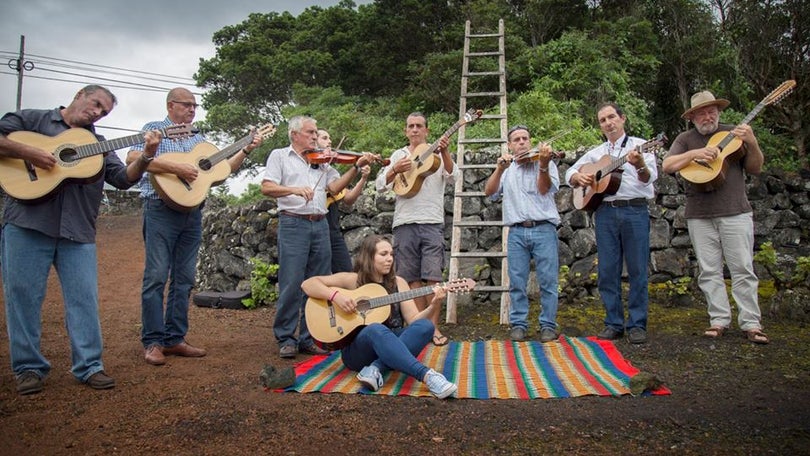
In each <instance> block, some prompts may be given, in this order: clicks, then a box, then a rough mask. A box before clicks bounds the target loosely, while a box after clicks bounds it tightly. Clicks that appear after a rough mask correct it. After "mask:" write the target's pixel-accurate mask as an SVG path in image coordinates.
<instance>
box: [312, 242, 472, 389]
mask: <svg viewBox="0 0 810 456" xmlns="http://www.w3.org/2000/svg"><path fill="white" fill-rule="evenodd" d="M354 270H355V272H339V273H337V274H332V275H329V276H316V277H311V278H309V279H307V280H305V281H304V283H302V284H301V288H302V289H303V290H304V293H306V294H307V296H309V297H312V298H318V299H324V300H331V301H332V303H333V304H334V305H335V306H337V307H338V308H339V309H340V310H342V311H343V312H346V313H349V314H351V313H353V312H355V311H356V309H357V303H356V302H355V301H354V299H353V298H352V297H351V296H346V295H345V294H341V293H340V290H339V289H345V290H355V289H357V288H359V287H361V286H363V285H365V284H369V283H376V284H379V285H381V286H382V287H383V288H385V290H386V291H387V292H388V293H389V294H391V293H396V292H402V291H408V290H409V287H408V283H407V282H406V281H405V279H403V278H402V277H399V276H397V275H396V273H395V271H394V248H393V246H392V245H391V241H389V240H388V239H387V238H386V237H384V236H379V235H371V236H368V237H367V238H366V239H364V240H363V244H362V246H361V247H360V251H359V252H358V254H357V257H356V258H355V264H354ZM433 291H434V297H433V299H432V301H431V303H430V305H429V306H428V307H427V308H425V310H422V311H421V312H420V311H419V310H418V308H417V307H416V303H415V302H414V301H413V300H412V299H409V300H406V301H402V302H399V303H395V304H392V305H391V315H390V317H389V318H388V319H387V320H386V321H385V322H384V323H372V324H370V325H368V326H365V327H363V328H362V329H361V330H360V331H359V332H358V334H357V335H356V336H355V338H354V340H352V342H351V343H350V344H349V345H347V346H345V347H344V348H343V349H341V359H342V360H343V364H344V365H345V366H346V367H348V368H349V369H351V370H353V371H357V372H358V373H357V380H359V381H360V383H362V384H363V385H364V386H365V387H366V388H368V389H370V390H372V391H377V390H378V389H380V387H382V385H383V375H384V373H385V372H387V371H388V370H397V371H400V372H403V373H405V374H407V375H410V376H411V377H413V378H415V379H417V380H419V381H421V382H424V383H425V384H426V385H427V387H428V389H429V390H430V392H431V393H432V394H433V395H434V396H436V397H438V398H439V399H444V398H446V397H449V396H451V395H453V394H455V392H456V390H458V386H456V385H455V384H454V383H451V382H449V381H448V380H447V379H446V378H445V377H444V375H442V374H440V373H438V372H436V371H435V370H433V369H431V368H429V367H427V366H425V365H424V364H422V363H421V362H420V361H419V360H417V359H416V356H417V355H418V354H419V353H420V352H421V351H422V349H423V348H425V346H426V345H427V344H428V343H429V342H430V339H431V337H433V323H432V322H431V321H430V319H429V318H428V316H429V315H430V312H431V311H432V310H433V306H440V305H441V303H442V300H443V299H444V297H445V295H446V291H445V290H444V289H443V288H442V287H441V286H436V287H434V290H433Z"/></svg>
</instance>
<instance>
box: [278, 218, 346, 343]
mask: <svg viewBox="0 0 810 456" xmlns="http://www.w3.org/2000/svg"><path fill="white" fill-rule="evenodd" d="M331 263H332V250H331V245H330V242H329V226H328V224H327V223H326V219H323V220H319V221H317V222H311V221H309V220H306V219H302V218H297V217H290V216H287V215H280V216H279V218H278V266H279V268H278V286H279V294H278V301H277V302H276V320H275V321H274V322H273V335H275V336H276V341H278V345H279V347H282V346H284V345H296V344H298V346H300V347H303V346H306V345H308V344H310V343H312V336H310V334H309V330H308V329H307V322H306V319H304V305H305V304H306V298H307V296H306V295H305V294H304V292H303V290H301V283H303V282H304V280H306V279H308V278H310V277H312V276H319V275H328V274H330V272H331ZM296 328H298V330H299V331H298V337H297V338H296V336H295V330H296Z"/></svg>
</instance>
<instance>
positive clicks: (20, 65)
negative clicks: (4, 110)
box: [8, 35, 34, 111]
mask: <svg viewBox="0 0 810 456" xmlns="http://www.w3.org/2000/svg"><path fill="white" fill-rule="evenodd" d="M8 64H9V66H12V64H13V65H14V67H12V69H15V70H17V111H19V110H20V108H21V107H22V83H23V73H24V72H25V70H28V71H31V70H33V69H34V63H33V62H26V61H25V35H20V56H19V57H18V58H17V61H16V62H14V61H13V60H12V61H9V62H8Z"/></svg>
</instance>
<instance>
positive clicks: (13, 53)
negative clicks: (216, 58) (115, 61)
mask: <svg viewBox="0 0 810 456" xmlns="http://www.w3.org/2000/svg"><path fill="white" fill-rule="evenodd" d="M0 54H8V55H11V56H14V57H17V56H18V55H19V53H17V52H12V51H0ZM25 55H26V56H27V57H38V58H41V59H48V60H54V61H58V62H68V63H74V64H79V65H85V66H91V67H98V68H107V69H111V70H120V71H127V72H130V73H138V74H147V75H150V76H160V77H165V78H173V79H185V80H188V81H193V80H194V79H193V78H189V77H186V76H174V75H169V74H162V73H152V72H149V71H142V70H133V69H130V68H121V67H114V66H108V65H100V64H96V63H88V62H81V61H78V60H70V59H60V58H57V57H49V56H44V55H39V54H25Z"/></svg>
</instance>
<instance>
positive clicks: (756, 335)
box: [743, 329, 770, 345]
mask: <svg viewBox="0 0 810 456" xmlns="http://www.w3.org/2000/svg"><path fill="white" fill-rule="evenodd" d="M743 333H744V334H745V337H746V338H748V340H749V341H751V342H753V343H755V344H761V345H765V344H767V343H769V342H770V340H768V336H767V335H765V333H764V332H762V330H761V329H749V330H748V331H743Z"/></svg>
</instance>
